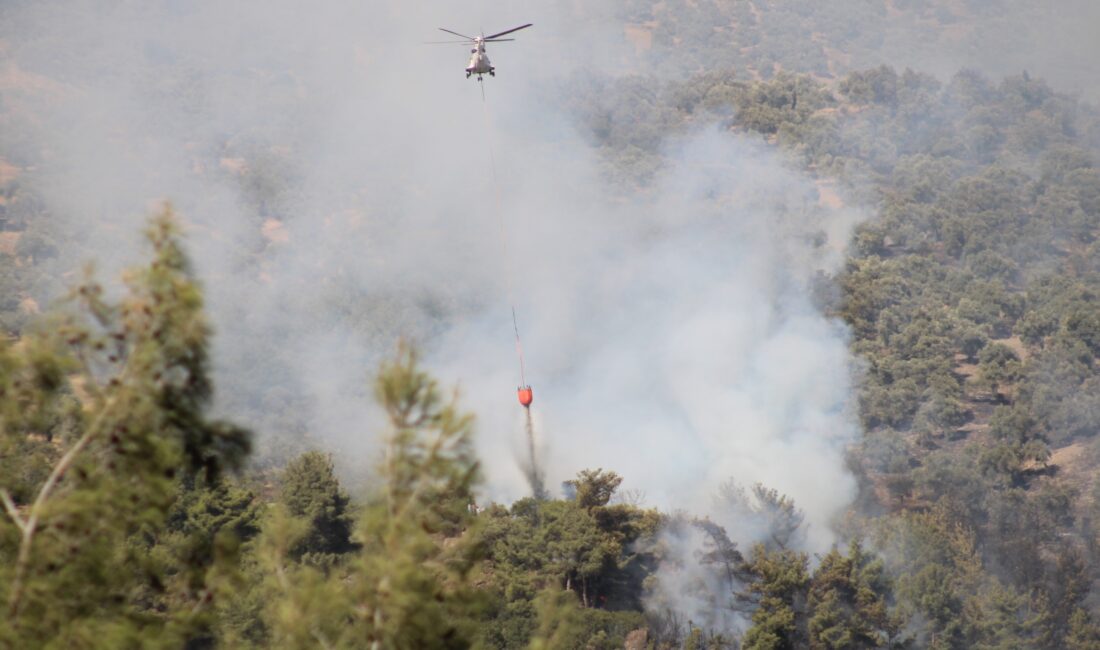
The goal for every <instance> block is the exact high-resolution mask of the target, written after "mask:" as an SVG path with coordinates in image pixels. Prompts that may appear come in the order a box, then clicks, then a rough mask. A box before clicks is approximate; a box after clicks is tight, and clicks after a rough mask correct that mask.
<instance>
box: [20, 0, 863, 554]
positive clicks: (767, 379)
mask: <svg viewBox="0 0 1100 650" xmlns="http://www.w3.org/2000/svg"><path fill="white" fill-rule="evenodd" d="M6 12H7V18H8V21H6V22H7V23H8V27H7V28H5V30H4V36H3V39H4V51H5V57H6V63H5V65H6V66H8V69H9V70H14V71H16V72H17V74H15V77H16V81H15V82H13V83H14V84H15V85H14V86H11V88H10V89H8V90H6V91H5V93H6V97H12V98H13V101H11V102H10V103H9V104H8V105H9V106H10V109H11V111H12V113H13V115H14V116H13V117H12V118H11V119H12V120H14V121H15V123H17V124H18V125H19V126H20V129H19V133H20V134H21V135H20V137H19V138H16V137H14V136H11V135H10V133H11V131H8V132H7V133H9V135H7V136H5V140H4V142H3V145H4V147H5V150H6V151H8V152H9V153H8V154H5V155H10V156H11V157H13V158H16V159H19V160H26V161H31V162H33V164H35V165H37V166H38V169H37V171H36V172H35V174H34V175H28V176H27V178H28V179H32V180H33V182H34V183H35V184H36V186H37V187H36V189H37V191H38V192H39V193H40V195H41V196H42V197H43V200H44V201H45V202H46V203H47V205H48V207H49V209H50V211H51V213H52V214H53V215H55V218H56V219H57V220H58V223H59V224H61V225H62V226H63V227H64V228H66V229H69V230H70V232H74V233H80V235H79V236H78V237H76V239H79V240H81V241H83V242H85V243H86V244H87V248H85V249H83V250H82V251H81V254H82V255H86V256H94V257H96V258H98V259H100V260H101V261H102V263H103V265H104V267H106V268H105V270H104V274H105V275H107V274H109V273H110V272H111V271H112V269H113V268H117V267H118V266H119V265H121V264H123V263H126V262H128V261H130V260H132V259H133V257H134V253H133V251H134V250H135V249H134V248H133V246H132V244H133V242H134V241H135V240H136V235H135V233H137V232H138V230H139V225H140V223H141V220H142V218H143V217H144V215H145V214H147V212H148V209H149V206H150V205H151V204H153V203H155V202H156V201H157V200H160V199H163V198H169V199H171V200H173V201H174V202H175V203H176V205H177V207H178V208H179V209H180V211H181V212H182V213H183V215H185V217H186V218H187V219H188V220H189V221H190V223H191V228H190V231H191V240H190V241H191V246H192V249H193V250H194V253H195V257H196V262H197V267H198V271H199V273H200V275H201V277H202V279H203V280H204V281H205V284H206V288H207V293H208V297H209V303H210V308H211V311H212V317H213V320H214V324H215V326H216V329H217V332H218V338H217V349H216V350H215V357H214V358H215V359H217V360H218V363H219V366H218V368H217V375H218V377H217V378H218V385H219V403H220V408H221V409H222V410H223V411H224V412H225V413H226V414H227V415H230V416H234V417H236V418H237V419H239V420H241V421H243V422H244V423H245V424H247V425H250V426H253V427H254V428H256V429H257V430H258V432H259V434H260V440H259V444H260V447H261V449H262V454H261V455H262V456H268V457H270V456H278V455H279V453H280V450H279V449H275V447H276V446H282V447H285V448H286V451H287V452H290V451H293V450H294V449H296V448H300V447H302V446H319V447H322V448H325V449H328V450H331V451H334V452H337V458H338V459H339V461H340V463H341V465H342V468H343V470H344V471H345V474H346V475H347V476H348V477H349V478H351V479H362V478H364V477H369V475H370V473H371V467H372V463H373V451H374V449H375V444H376V441H377V438H376V436H377V435H378V432H380V431H382V428H381V427H379V426H375V425H376V424H377V423H378V414H377V413H376V412H375V410H374V409H373V407H372V405H371V402H370V399H369V395H370V391H369V383H368V382H369V376H370V375H371V373H372V372H373V369H374V368H375V367H376V365H377V362H378V360H379V359H380V358H381V357H383V356H385V355H387V354H389V353H390V352H391V351H392V349H393V345H394V341H395V340H396V339H397V338H398V337H399V336H409V337H411V338H413V339H414V340H415V341H416V342H418V344H419V345H420V346H421V347H422V348H423V350H424V352H425V357H426V359H427V361H428V363H429V365H430V366H432V367H433V368H434V369H435V370H436V371H437V372H438V373H440V374H441V375H442V376H443V378H444V379H445V380H447V381H452V382H457V383H458V384H459V385H460V387H461V390H462V392H463V394H464V399H465V403H466V404H467V406H469V407H470V408H472V409H473V410H474V411H476V412H477V413H478V414H479V417H480V437H479V440H480V443H479V444H480V446H481V453H482V456H483V458H484V461H485V465H486V470H487V475H488V479H489V480H488V485H487V488H486V489H487V491H488V493H489V494H488V496H489V497H490V498H493V499H497V500H504V501H507V500H510V499H513V498H516V497H518V496H521V495H523V494H525V493H526V492H527V490H528V489H529V486H528V480H527V478H526V477H525V476H524V471H523V469H522V467H521V463H517V462H516V461H517V459H519V458H523V457H524V456H528V457H529V455H530V451H529V450H527V449H525V445H526V444H527V443H528V440H529V438H525V436H524V425H525V423H524V422H523V420H522V418H523V416H522V414H521V413H520V412H519V407H518V406H517V405H516V403H515V398H514V396H513V392H512V391H513V387H514V386H515V385H516V384H517V378H516V377H515V376H514V373H515V370H514V367H513V364H514V359H513V357H512V354H511V350H510V344H511V336H510V328H511V322H510V318H509V315H510V314H509V312H508V305H507V300H506V298H505V294H506V290H505V286H506V284H507V283H508V276H509V274H512V275H513V277H512V278H511V281H512V282H513V283H514V285H515V287H516V300H517V305H516V307H517V310H518V314H519V319H520V325H521V329H523V331H524V333H525V336H524V340H525V344H526V348H527V354H528V362H529V364H528V368H529V379H530V381H531V383H532V384H533V385H534V386H535V388H536V390H537V391H538V392H539V396H540V397H539V399H540V406H539V414H540V417H541V418H543V419H542V421H540V422H538V423H536V424H538V429H539V430H540V431H543V432H545V435H544V436H542V440H541V441H540V443H539V444H540V445H541V446H540V448H539V449H537V450H536V451H537V454H538V456H539V457H540V458H541V459H543V462H542V463H541V465H542V467H543V468H544V471H545V479H546V481H547V483H548V484H550V485H555V484H556V483H557V482H558V481H560V480H563V479H566V478H570V477H571V476H573V474H574V473H575V472H576V471H577V470H578V469H581V468H584V467H608V468H613V469H614V470H615V471H617V472H619V473H620V474H622V475H623V476H625V477H626V484H625V485H626V486H627V487H634V488H637V489H642V490H644V491H645V492H646V493H647V494H648V495H649V496H650V501H651V502H652V504H653V505H656V506H659V507H662V508H672V507H683V508H689V509H691V510H693V511H695V512H705V511H706V509H707V504H708V499H709V495H710V494H712V493H713V491H714V489H715V488H716V486H718V485H719V484H721V483H722V482H724V481H726V480H728V479H729V478H730V477H736V478H737V479H738V480H739V481H742V482H744V483H746V484H748V483H754V482H757V481H759V482H763V483H764V484H766V485H769V486H772V487H774V488H776V489H778V490H779V491H781V492H782V493H784V494H788V495H790V496H791V497H793V498H794V499H795V501H796V502H797V503H798V504H799V505H800V506H801V507H802V508H804V509H805V511H806V519H807V523H808V528H809V533H808V537H807V540H808V541H807V544H808V546H809V547H810V548H822V547H824V546H826V545H828V544H829V543H831V541H832V533H831V532H830V528H829V523H830V519H831V518H832V517H833V516H834V515H836V514H837V513H838V512H839V511H840V510H841V509H842V508H844V507H845V505H846V504H847V503H848V502H849V500H850V498H851V496H852V493H853V489H854V484H853V480H852V479H851V477H850V476H849V475H848V474H847V472H846V471H845V469H844V463H843V458H842V456H843V449H844V446H845V445H846V444H847V443H849V442H850V441H852V440H853V439H854V436H855V434H856V427H855V425H854V421H853V418H852V414H851V412H850V406H851V405H850V397H851V382H850V361H851V360H850V358H849V355H848V352H847V338H846V333H845V331H844V328H843V327H842V326H840V325H839V324H838V323H835V322H833V321H830V320H829V319H827V318H825V317H824V316H822V314H821V313H820V312H819V311H818V310H817V309H816V308H815V306H814V304H813V302H812V300H811V297H810V292H809V286H810V283H811V281H812V280H813V278H814V277H815V274H817V273H818V272H821V271H826V272H828V271H830V270H832V269H835V268H836V267H837V265H838V264H839V262H840V260H841V259H842V256H843V248H844V245H845V243H846V241H847V238H848V234H849V232H850V229H851V227H852V226H853V224H854V223H855V222H856V221H858V220H859V219H860V218H861V217H862V215H861V213H859V212H858V211H854V210H850V209H846V208H837V207H829V206H825V205H822V203H821V201H820V200H819V194H818V191H817V187H816V186H815V183H814V182H813V181H812V180H811V179H809V178H807V177H806V176H804V175H802V174H800V173H797V172H794V171H792V170H790V169H788V168H787V167H786V166H784V164H783V163H782V161H781V160H780V159H779V158H778V157H777V155H776V154H775V153H774V151H773V150H772V149H770V148H768V147H766V146H764V145H762V144H757V143H754V142H751V141H748V140H745V139H739V138H737V137H734V136H732V135H730V134H728V133H726V132H723V131H720V130H718V129H716V128H702V127H701V128H700V129H699V130H698V132H696V133H694V134H692V135H690V136H688V137H685V138H682V139H680V140H678V141H670V142H669V143H668V145H667V151H666V154H667V159H668V161H669V164H668V166H667V168H666V169H665V171H664V172H662V173H661V174H660V176H659V178H658V180H657V181H656V182H655V184H654V186H653V187H651V188H648V189H647V190H645V191H643V192H640V193H638V195H637V196H635V197H634V198H630V199H624V198H622V197H621V196H620V195H619V193H617V192H611V191H608V189H607V188H606V186H605V181H604V177H603V176H602V175H601V172H600V169H601V167H600V163H599V161H598V160H597V159H596V154H595V152H593V151H592V149H591V148H590V146H589V145H588V144H587V143H586V142H585V141H584V139H583V138H581V137H579V136H578V135H576V129H575V128H574V127H573V126H572V125H571V124H570V123H569V120H568V118H567V114H566V112H565V111H564V110H563V109H562V108H561V107H560V106H557V105H554V104H553V103H549V104H548V103H546V102H545V101H544V98H545V97H546V96H547V93H546V92H544V91H545V89H546V88H548V87H555V84H556V83H557V81H559V80H561V79H563V78H566V77H568V76H569V75H571V74H591V73H592V72H593V70H596V71H599V70H603V71H614V70H615V69H617V67H618V66H620V65H621V64H622V61H623V58H622V56H621V53H620V52H618V51H617V50H616V49H615V48H616V45H615V43H616V42H617V41H616V39H615V38H611V37H609V38H606V39H599V38H595V37H596V36H598V35H597V34H594V33H593V30H598V29H604V27H603V26H601V23H600V22H599V21H590V22H583V21H580V20H578V17H577V16H575V15H574V14H573V13H571V12H570V11H567V10H565V11H556V10H551V9H549V8H545V7H535V6H525V7H520V6H519V3H516V4H515V6H513V7H510V8H509V7H505V8H504V9H499V8H494V9H493V10H491V11H490V10H489V5H488V4H485V5H484V6H480V5H478V3H474V5H472V6H471V5H464V6H463V7H462V8H461V10H459V9H458V8H454V7H451V8H443V7H442V6H434V7H433V6H428V5H417V6H416V7H412V6H409V5H405V4H401V5H387V4H385V3H365V4H364V3H338V4H326V5H325V8H324V9H317V8H315V7H313V6H312V5H308V6H307V4H305V3H295V2H274V3H272V2H263V3H260V2H254V3H248V2H246V3H238V4H235V5H234V6H233V9H232V10H229V9H227V8H224V7H223V5H221V4H218V3H197V4H188V5H179V4H177V3H169V2H165V3H152V4H142V5H140V6H139V5H131V4H117V5H112V6H110V7H108V8H102V7H99V6H93V5H91V4H85V3H79V2H43V3H33V4H23V5H16V6H13V7H10V8H8V9H7V10H6ZM471 16H485V17H486V18H485V20H489V19H490V18H491V20H492V22H491V23H490V24H491V25H492V27H493V28H496V27H499V28H501V29H503V28H507V27H509V26H512V25H513V24H519V23H521V22H528V21H530V22H534V23H535V24H536V27H535V28H533V29H531V30H527V32H525V33H523V34H522V38H521V39H520V40H518V41H517V42H515V43H510V44H507V45H501V46H495V47H494V48H493V49H492V50H491V52H490V54H491V55H492V56H493V59H494V64H495V65H496V66H497V68H498V75H497V77H496V78H495V79H492V80H487V81H486V82H485V84H486V86H485V90H486V96H487V100H486V101H488V102H489V104H490V106H491V107H492V115H493V116H494V121H493V122H491V124H490V127H491V129H492V131H493V133H492V137H493V139H494V141H495V143H496V146H497V163H498V169H499V170H500V174H499V183H500V186H499V190H500V193H501V199H500V200H501V209H502V210H503V213H504V215H505V218H506V222H507V236H508V246H509V248H510V250H511V252H512V259H513V264H512V265H511V266H512V267H513V268H512V269H510V268H509V265H508V264H506V263H505V262H504V260H503V256H502V252H501V247H500V240H499V234H498V228H499V224H498V222H497V215H496V212H495V207H494V206H493V201H494V199H493V193H494V189H493V187H492V186H491V174H490V171H489V157H488V156H489V154H488V150H487V148H486V140H487V137H488V136H489V134H488V133H486V131H485V129H484V127H483V125H482V123H481V120H480V111H481V106H480V104H481V102H482V98H481V94H480V90H479V89H478V87H477V84H476V82H475V81H472V80H471V81H467V80H466V79H464V75H463V73H462V67H463V65H464V64H465V60H466V57H467V53H466V52H465V51H464V50H463V49H462V48H459V47H457V46H456V48H455V49H448V48H444V47H438V48H432V47H427V46H423V45H421V44H420V41H423V40H430V39H434V38H435V34H434V33H433V32H434V28H435V27H436V26H439V25H444V26H448V27H452V28H456V29H459V30H461V29H467V30H469V31H476V29H477V28H478V24H477V22H479V21H481V18H477V19H476V20H475V19H472V18H471ZM471 21H474V23H475V24H472V25H471V24H470V23H471ZM582 23H583V24H584V25H585V27H584V33H583V36H584V38H583V39H581V38H580V37H579V36H578V34H581V33H582V31H581V30H580V27H579V26H580V25H581V24H582ZM490 24H487V25H486V27H489V25H490ZM617 29H618V28H617V27H615V26H614V25H610V26H606V30H607V32H608V34H612V35H614V34H615V32H616V30H617ZM589 37H592V38H589ZM620 40H621V39H620ZM608 44H610V45H608ZM573 46H576V47H575V48H574V47H573ZM13 74H14V73H13ZM9 76H11V75H9ZM536 98H538V99H536ZM15 99H18V101H14V100H15ZM28 166H29V165H28ZM28 182H31V180H28ZM75 263H76V260H74V265H75ZM715 516H716V517H717V516H718V515H715ZM725 523H728V524H729V525H730V531H731V535H733V536H735V537H737V536H738V535H741V534H742V531H739V530H738V528H737V526H736V522H732V521H731V522H725ZM745 535H748V533H745ZM749 536H751V535H749ZM745 541H749V540H745Z"/></svg>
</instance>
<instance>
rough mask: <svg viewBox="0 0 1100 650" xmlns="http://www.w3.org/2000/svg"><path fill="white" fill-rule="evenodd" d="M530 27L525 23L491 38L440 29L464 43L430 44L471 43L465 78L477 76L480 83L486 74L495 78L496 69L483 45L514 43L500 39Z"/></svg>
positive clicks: (510, 39)
mask: <svg viewBox="0 0 1100 650" xmlns="http://www.w3.org/2000/svg"><path fill="white" fill-rule="evenodd" d="M531 25H533V23H527V24H526V25H520V26H519V27H513V28H512V29H509V30H506V31H503V32H498V33H496V34H493V35H492V36H485V35H484V33H483V34H482V35H481V36H467V35H465V34H459V33H458V32H453V31H451V30H449V29H444V28H442V27H440V28H439V29H440V30H441V31H444V32H447V33H448V34H454V35H455V36H461V37H462V38H464V39H466V40H464V41H436V42H435V43H432V44H433V45H436V44H442V43H473V45H474V49H472V50H470V54H471V55H472V56H471V57H470V64H469V65H467V66H466V78H467V79H469V78H470V75H475V74H476V75H477V80H478V81H481V80H482V75H484V74H486V73H488V75H489V76H490V77H495V76H497V69H496V68H494V67H493V65H492V64H491V63H489V57H488V56H487V55H486V54H485V44H486V43H502V42H505V41H514V40H516V39H514V38H500V37H501V36H505V35H507V34H511V33H512V32H518V31H519V30H521V29H526V28H528V27H530V26H531Z"/></svg>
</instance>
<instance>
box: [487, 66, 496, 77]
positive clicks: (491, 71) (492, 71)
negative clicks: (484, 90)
mask: <svg viewBox="0 0 1100 650" xmlns="http://www.w3.org/2000/svg"><path fill="white" fill-rule="evenodd" d="M489 76H490V77H495V76H497V69H496V68H489Z"/></svg>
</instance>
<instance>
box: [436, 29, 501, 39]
mask: <svg viewBox="0 0 1100 650" xmlns="http://www.w3.org/2000/svg"><path fill="white" fill-rule="evenodd" d="M439 29H440V31H444V32H447V33H448V34H454V35H455V36H461V37H462V38H465V39H468V40H471V41H472V40H474V37H473V36H467V35H465V34H459V33H458V32H452V31H451V30H449V29H443V28H442V27H440V28H439ZM498 36H499V34H498Z"/></svg>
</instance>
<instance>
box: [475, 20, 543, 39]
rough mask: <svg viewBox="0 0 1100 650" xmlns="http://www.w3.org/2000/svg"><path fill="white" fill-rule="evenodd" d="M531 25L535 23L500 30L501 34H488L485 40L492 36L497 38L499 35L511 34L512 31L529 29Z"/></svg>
mask: <svg viewBox="0 0 1100 650" xmlns="http://www.w3.org/2000/svg"><path fill="white" fill-rule="evenodd" d="M531 25H534V23H527V24H526V25H520V26H519V27H513V28H512V29H509V30H508V31H504V32H500V33H499V34H493V35H492V36H486V37H485V38H484V40H486V41H487V40H489V39H491V38H496V37H497V36H504V35H505V34H511V33H512V32H518V31H519V30H521V29H527V28H528V27H530V26H531Z"/></svg>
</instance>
